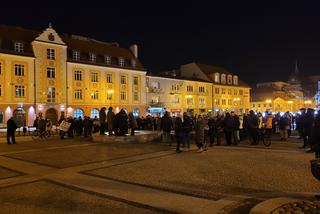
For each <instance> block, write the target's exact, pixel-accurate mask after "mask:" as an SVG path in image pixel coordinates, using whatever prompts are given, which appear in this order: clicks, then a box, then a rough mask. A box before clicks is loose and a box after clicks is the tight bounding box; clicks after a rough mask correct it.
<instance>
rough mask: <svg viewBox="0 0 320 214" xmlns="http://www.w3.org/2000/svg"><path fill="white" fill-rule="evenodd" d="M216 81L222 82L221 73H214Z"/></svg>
mask: <svg viewBox="0 0 320 214" xmlns="http://www.w3.org/2000/svg"><path fill="white" fill-rule="evenodd" d="M214 82H216V83H219V82H220V74H219V73H215V74H214Z"/></svg>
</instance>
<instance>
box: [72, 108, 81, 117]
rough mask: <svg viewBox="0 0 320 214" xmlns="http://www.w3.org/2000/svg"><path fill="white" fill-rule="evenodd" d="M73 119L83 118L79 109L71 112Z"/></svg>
mask: <svg viewBox="0 0 320 214" xmlns="http://www.w3.org/2000/svg"><path fill="white" fill-rule="evenodd" d="M73 117H74V118H79V117H81V118H83V111H82V110H81V109H75V110H74V111H73Z"/></svg>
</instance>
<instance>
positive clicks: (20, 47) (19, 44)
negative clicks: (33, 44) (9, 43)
mask: <svg viewBox="0 0 320 214" xmlns="http://www.w3.org/2000/svg"><path fill="white" fill-rule="evenodd" d="M14 51H15V52H23V43H22V42H15V43H14Z"/></svg>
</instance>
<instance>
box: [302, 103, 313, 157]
mask: <svg viewBox="0 0 320 214" xmlns="http://www.w3.org/2000/svg"><path fill="white" fill-rule="evenodd" d="M313 122H314V110H313V109H312V108H308V110H307V113H306V115H305V118H304V123H303V133H304V139H303V141H304V145H305V146H310V148H311V150H309V151H308V152H311V151H312V144H311V139H310V138H311V132H312V127H313Z"/></svg>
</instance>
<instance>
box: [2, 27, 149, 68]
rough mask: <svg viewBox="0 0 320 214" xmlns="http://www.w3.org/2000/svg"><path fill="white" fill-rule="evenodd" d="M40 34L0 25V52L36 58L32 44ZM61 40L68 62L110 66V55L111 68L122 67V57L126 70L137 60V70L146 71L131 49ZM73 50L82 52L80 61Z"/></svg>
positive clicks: (66, 37) (67, 38)
mask: <svg viewBox="0 0 320 214" xmlns="http://www.w3.org/2000/svg"><path fill="white" fill-rule="evenodd" d="M40 34H41V32H39V31H34V30H29V29H25V28H22V27H15V26H6V25H0V52H4V53H10V54H15V55H28V56H34V54H33V50H32V46H31V43H32V41H34V40H35V38H36V37H38V36H39V35H40ZM61 38H62V40H63V41H64V42H65V43H66V45H67V47H68V50H67V56H68V61H72V62H77V63H86V64H96V65H103V66H109V65H106V64H105V59H104V56H105V55H108V56H110V57H111V66H114V67H120V66H118V59H119V57H122V58H123V59H124V60H125V66H124V68H126V67H130V69H134V68H132V67H131V66H130V65H131V61H132V60H135V62H136V69H139V70H141V69H142V70H144V69H143V66H142V64H141V62H140V61H139V59H137V58H135V56H134V54H133V53H132V52H131V51H130V49H129V48H121V47H119V46H118V45H117V44H115V43H107V42H101V41H97V40H95V39H91V38H87V37H82V36H74V35H64V36H61ZM14 42H23V43H24V51H23V52H19V53H18V52H15V51H14ZM73 50H77V51H79V52H80V56H81V57H80V60H79V61H74V60H73ZM89 53H94V54H96V63H93V62H90V61H89Z"/></svg>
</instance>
